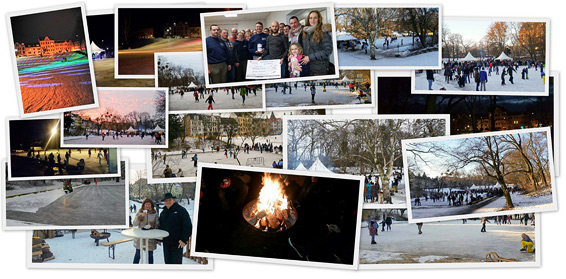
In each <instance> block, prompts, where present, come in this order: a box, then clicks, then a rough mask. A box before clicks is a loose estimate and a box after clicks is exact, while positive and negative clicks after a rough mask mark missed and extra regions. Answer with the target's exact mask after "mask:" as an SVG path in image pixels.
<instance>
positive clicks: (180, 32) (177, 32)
mask: <svg viewBox="0 0 566 279" xmlns="http://www.w3.org/2000/svg"><path fill="white" fill-rule="evenodd" d="M163 36H164V37H165V38H167V37H173V38H200V36H201V33H200V26H196V27H195V26H189V23H188V22H182V21H179V22H174V23H173V24H171V23H167V24H165V26H164V27H163Z"/></svg>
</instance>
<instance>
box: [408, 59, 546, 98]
mask: <svg viewBox="0 0 566 279" xmlns="http://www.w3.org/2000/svg"><path fill="white" fill-rule="evenodd" d="M525 67H526V66H519V68H518V69H517V72H516V73H515V72H513V82H514V83H515V84H511V82H509V75H507V74H506V75H505V85H501V71H502V70H503V68H502V67H499V75H496V74H495V70H494V72H492V73H491V76H488V77H487V83H486V85H485V87H486V90H487V91H486V92H490V91H494V92H525V93H544V88H545V85H544V82H543V80H542V77H541V76H540V71H535V68H529V79H521V72H522V71H523V69H524V68H525ZM486 72H488V69H487V68H486ZM453 77H454V79H453V80H451V81H449V83H446V82H444V70H441V71H439V72H438V73H435V74H434V82H433V83H432V91H440V92H444V93H445V92H446V91H449V92H450V91H456V92H458V91H476V82H475V80H474V76H473V74H472V75H471V76H470V83H466V85H465V86H464V87H459V86H458V81H457V80H456V79H455V77H456V75H455V74H454V76H453ZM545 80H548V78H545ZM441 88H445V89H446V91H441V90H440V89H441ZM414 89H415V90H428V81H427V79H426V71H423V72H422V73H415V88H414ZM474 94H475V93H474Z"/></svg>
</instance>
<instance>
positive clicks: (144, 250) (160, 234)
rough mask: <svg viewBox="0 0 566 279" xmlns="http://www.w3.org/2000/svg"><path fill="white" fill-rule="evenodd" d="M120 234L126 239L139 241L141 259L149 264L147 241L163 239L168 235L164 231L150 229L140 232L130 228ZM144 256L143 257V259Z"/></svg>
mask: <svg viewBox="0 0 566 279" xmlns="http://www.w3.org/2000/svg"><path fill="white" fill-rule="evenodd" d="M122 234H123V235H125V236H127V237H133V238H136V239H140V242H141V244H142V245H141V247H140V252H141V255H140V256H141V258H142V259H145V260H144V263H146V264H147V263H149V250H148V249H149V240H150V239H159V240H161V239H163V238H164V237H168V236H169V233H168V232H167V231H164V230H159V229H150V230H142V229H138V228H131V229H128V230H125V231H122ZM144 254H145V257H144Z"/></svg>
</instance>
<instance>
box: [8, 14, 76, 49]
mask: <svg viewBox="0 0 566 279" xmlns="http://www.w3.org/2000/svg"><path fill="white" fill-rule="evenodd" d="M10 20H11V22H12V32H13V36H14V42H17V43H22V42H23V43H39V40H38V39H39V38H42V39H43V38H44V37H45V36H48V37H49V38H50V39H53V40H56V41H64V40H73V41H75V40H76V36H75V35H78V38H79V40H80V41H83V40H84V29H83V22H82V14H81V9H80V8H71V9H64V10H58V11H51V12H42V13H37V14H29V15H22V16H14V17H11V18H10Z"/></svg>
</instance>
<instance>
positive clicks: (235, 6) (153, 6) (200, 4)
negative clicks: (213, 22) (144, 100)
mask: <svg viewBox="0 0 566 279" xmlns="http://www.w3.org/2000/svg"><path fill="white" fill-rule="evenodd" d="M215 8H218V9H221V8H231V9H242V10H244V9H245V8H246V5H245V4H211V3H208V4H205V3H203V2H194V3H188V4H179V3H175V4H115V5H114V79H154V78H155V76H156V75H155V68H154V69H153V70H154V73H153V75H133V74H130V75H120V74H119V73H118V60H119V59H118V56H119V54H118V46H119V45H118V44H119V42H118V40H119V38H118V32H119V30H118V26H119V24H117V22H118V20H119V19H118V9H215ZM201 29H202V26H201ZM202 44H203V45H204V40H203V42H202ZM154 53H155V52H154ZM154 59H155V56H154ZM154 63H155V62H154ZM205 78H207V76H205Z"/></svg>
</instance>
